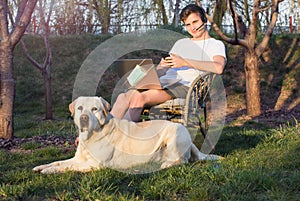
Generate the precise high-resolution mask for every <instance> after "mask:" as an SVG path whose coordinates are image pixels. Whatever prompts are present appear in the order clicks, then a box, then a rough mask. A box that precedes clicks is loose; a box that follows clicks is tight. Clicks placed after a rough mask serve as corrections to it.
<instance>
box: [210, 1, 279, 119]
mask: <svg viewBox="0 0 300 201" xmlns="http://www.w3.org/2000/svg"><path fill="white" fill-rule="evenodd" d="M282 1H283V0H272V2H271V3H266V1H260V0H254V2H253V10H252V16H251V17H252V19H251V21H250V27H249V32H248V33H247V35H246V36H245V38H244V39H239V38H238V25H237V23H236V22H237V19H236V17H237V16H238V15H237V14H236V11H235V8H234V6H233V2H232V0H229V1H228V5H229V9H230V12H231V15H232V19H233V24H234V30H235V34H234V37H233V38H229V37H227V36H226V35H224V34H223V33H222V32H221V30H220V29H219V27H218V26H217V24H216V23H214V21H213V19H212V18H211V17H209V16H207V17H208V20H209V21H210V23H211V24H212V26H213V28H214V30H215V31H216V32H217V33H218V35H219V36H220V37H221V38H222V39H223V40H224V41H226V42H228V43H230V44H232V45H240V46H242V47H244V48H245V64H244V69H245V76H246V107H247V114H248V115H249V116H257V115H260V114H261V102H260V78H259V63H258V62H259V57H260V56H261V55H262V53H263V52H264V50H265V49H266V47H267V45H268V42H269V40H270V38H271V36H272V33H273V29H274V27H275V24H276V21H277V18H278V6H279V3H280V2H282ZM270 8H271V15H270V23H269V25H268V28H267V31H266V32H265V34H264V37H263V39H262V41H261V42H260V43H258V42H257V40H256V39H257V26H258V17H259V14H260V13H261V12H263V11H265V10H267V9H270Z"/></svg>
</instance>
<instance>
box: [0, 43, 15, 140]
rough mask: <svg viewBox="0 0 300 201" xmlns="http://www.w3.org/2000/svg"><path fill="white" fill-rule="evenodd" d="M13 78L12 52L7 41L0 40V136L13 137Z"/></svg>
mask: <svg viewBox="0 0 300 201" xmlns="http://www.w3.org/2000/svg"><path fill="white" fill-rule="evenodd" d="M14 99H15V80H14V76H13V52H12V47H11V45H10V42H9V41H1V42H0V138H4V139H12V138H13V131H14V127H13V104H14Z"/></svg>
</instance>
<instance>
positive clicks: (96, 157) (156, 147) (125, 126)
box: [33, 97, 218, 173]
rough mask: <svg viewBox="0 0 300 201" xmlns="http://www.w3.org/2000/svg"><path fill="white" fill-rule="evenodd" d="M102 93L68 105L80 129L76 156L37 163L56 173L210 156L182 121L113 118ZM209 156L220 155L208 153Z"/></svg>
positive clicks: (163, 164) (167, 164) (162, 164)
mask: <svg viewBox="0 0 300 201" xmlns="http://www.w3.org/2000/svg"><path fill="white" fill-rule="evenodd" d="M109 108H110V106H109V104H108V103H107V102H106V101H105V100H104V99H103V98H101V97H79V98H77V99H76V100H75V101H73V102H72V103H71V104H70V105H69V109H70V111H71V113H72V115H73V116H74V122H75V124H76V126H77V127H78V130H79V144H78V147H77V151H76V153H75V156H74V157H73V158H71V159H68V160H62V161H57V162H53V163H50V164H46V165H41V166H37V167H35V168H34V169H33V170H34V171H41V172H42V173H54V172H65V171H68V170H70V171H81V172H84V171H90V170H92V169H99V168H101V167H110V168H114V169H126V168H131V167H135V166H138V165H142V164H147V163H148V164H149V163H157V164H159V166H160V168H167V167H170V166H172V165H176V164H181V163H186V162H188V161H197V160H204V159H207V157H208V155H206V154H203V153H201V152H200V151H199V150H198V149H197V147H196V146H195V145H194V144H193V143H192V140H191V137H190V134H189V132H188V130H187V129H186V128H185V127H184V126H183V125H181V124H177V123H172V122H170V121H165V120H154V121H146V122H140V123H134V122H130V121H127V120H123V119H116V118H114V117H113V116H112V115H111V114H110V113H109V112H108V111H109ZM209 157H210V159H212V160H215V159H218V156H214V155H209Z"/></svg>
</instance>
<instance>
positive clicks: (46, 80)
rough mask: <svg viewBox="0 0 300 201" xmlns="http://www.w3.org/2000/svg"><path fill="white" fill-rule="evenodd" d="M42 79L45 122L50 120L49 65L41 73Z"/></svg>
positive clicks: (51, 116)
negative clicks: (43, 84)
mask: <svg viewBox="0 0 300 201" xmlns="http://www.w3.org/2000/svg"><path fill="white" fill-rule="evenodd" d="M43 78H44V83H45V104H46V116H45V120H52V119H53V113H52V90H51V73H50V64H48V66H47V67H46V68H45V70H44V71H43Z"/></svg>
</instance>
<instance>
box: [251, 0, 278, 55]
mask: <svg viewBox="0 0 300 201" xmlns="http://www.w3.org/2000/svg"><path fill="white" fill-rule="evenodd" d="M280 2H281V1H280V0H275V1H274V5H272V16H271V22H270V24H269V26H268V29H267V31H266V33H265V36H264V38H263V40H262V42H261V43H260V44H259V45H258V46H257V48H256V54H257V55H258V56H260V55H261V54H262V53H263V51H264V50H265V48H266V47H267V45H268V43H269V40H270V38H271V36H272V33H273V30H274V27H275V25H276V21H277V18H278V5H279V3H280Z"/></svg>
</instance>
